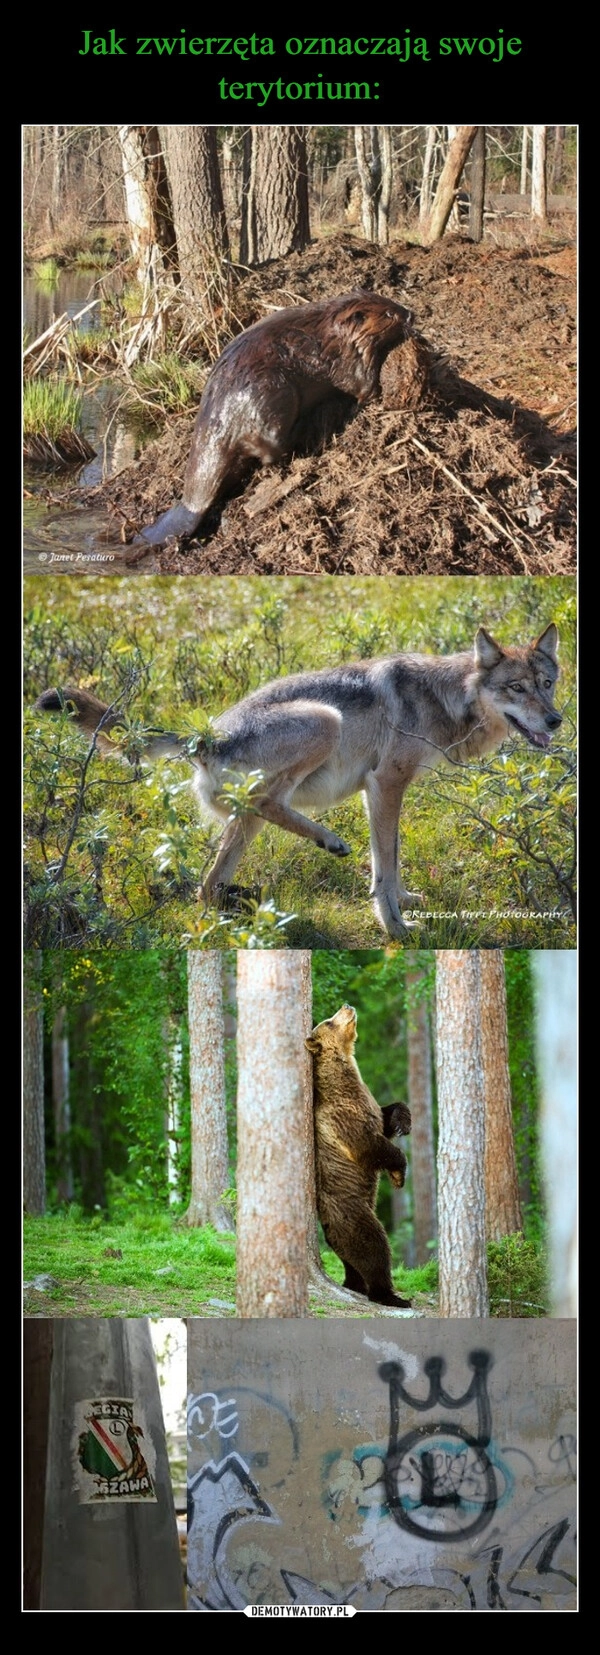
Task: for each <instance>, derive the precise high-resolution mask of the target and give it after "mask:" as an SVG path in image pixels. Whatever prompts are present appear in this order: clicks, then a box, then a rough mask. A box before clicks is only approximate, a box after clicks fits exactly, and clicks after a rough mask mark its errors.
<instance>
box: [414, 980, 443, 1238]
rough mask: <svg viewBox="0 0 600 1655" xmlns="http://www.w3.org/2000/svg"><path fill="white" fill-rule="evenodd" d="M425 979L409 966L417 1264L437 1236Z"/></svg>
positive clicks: (429, 1040)
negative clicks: (429, 1243)
mask: <svg viewBox="0 0 600 1655" xmlns="http://www.w3.org/2000/svg"><path fill="white" fill-rule="evenodd" d="M425 982H426V976H425V972H424V971H422V970H420V969H419V967H418V966H407V970H406V989H407V999H408V1018H407V1034H408V1102H409V1107H410V1112H411V1115H412V1130H411V1135H410V1162H411V1175H412V1187H413V1210H414V1220H413V1226H414V1236H415V1263H416V1264H417V1265H419V1264H428V1263H429V1260H430V1258H431V1250H430V1248H429V1247H428V1245H427V1244H428V1242H431V1241H436V1240H437V1201H436V1190H435V1148H434V1141H433V1098H432V1086H431V1035H430V1029H429V1007H428V1005H427V1001H426V998H425V993H424V987H425Z"/></svg>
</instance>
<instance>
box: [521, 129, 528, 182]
mask: <svg viewBox="0 0 600 1655" xmlns="http://www.w3.org/2000/svg"><path fill="white" fill-rule="evenodd" d="M528 157H529V127H528V126H524V127H523V137H522V139H521V182H520V185H519V189H520V193H521V195H527V170H528Z"/></svg>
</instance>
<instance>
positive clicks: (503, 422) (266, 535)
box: [84, 234, 576, 576]
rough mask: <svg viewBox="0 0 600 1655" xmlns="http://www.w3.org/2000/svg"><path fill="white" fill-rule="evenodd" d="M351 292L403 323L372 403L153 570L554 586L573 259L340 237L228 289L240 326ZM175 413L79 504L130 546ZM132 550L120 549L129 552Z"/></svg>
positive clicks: (156, 508)
mask: <svg viewBox="0 0 600 1655" xmlns="http://www.w3.org/2000/svg"><path fill="white" fill-rule="evenodd" d="M358 288H365V289H367V290H369V291H374V292H378V293H383V294H386V295H388V296H390V297H392V298H394V299H396V300H398V301H399V302H401V303H404V304H407V305H408V306H409V308H410V309H411V310H412V311H413V315H414V326H415V330H416V340H415V341H414V342H412V341H411V342H409V343H408V344H407V345H405V346H401V347H399V348H398V349H397V350H396V351H394V352H392V354H391V355H390V357H389V358H388V362H387V364H386V367H385V369H384V372H383V375H382V396H381V398H380V400H375V401H373V402H372V403H371V404H369V405H368V406H367V407H366V408H364V409H361V410H358V411H357V409H356V408H355V407H354V406H353V405H352V404H348V406H347V407H346V408H345V409H344V410H343V412H340V409H339V408H337V409H334V410H333V411H332V410H329V411H328V412H327V414H326V417H325V419H324V418H323V416H321V418H320V421H319V422H318V424H314V425H313V426H312V429H311V430H310V431H309V432H308V434H307V441H306V448H305V452H303V453H296V454H294V455H291V456H290V457H289V459H287V460H286V461H284V462H283V463H282V464H281V465H280V466H277V467H272V468H269V469H268V470H267V471H266V472H265V471H256V472H254V473H253V474H252V475H251V476H250V478H249V480H248V481H247V482H246V483H245V485H244V486H243V487H242V488H241V489H240V490H239V491H238V493H237V496H236V497H235V498H231V499H229V500H226V501H225V502H224V503H222V504H221V505H220V506H219V507H218V508H215V510H214V511H213V512H212V513H211V515H210V517H209V518H207V519H206V520H205V522H204V524H203V525H202V530H201V533H200V537H199V538H198V539H194V540H193V541H191V542H190V543H189V544H187V545H186V546H185V549H183V550H182V549H181V547H180V546H179V545H177V544H176V543H175V542H174V541H173V542H172V543H170V544H169V545H168V546H167V547H166V548H164V549H163V550H162V551H160V552H159V553H158V554H156V553H154V552H152V553H151V554H150V555H149V556H148V561H147V565H146V564H145V561H144V560H142V561H141V562H140V563H139V564H137V565H136V568H137V570H138V572H146V569H147V572H148V573H150V572H151V571H152V572H156V571H157V570H158V571H159V572H161V573H165V574H200V573H201V574H218V575H238V574H244V575H251V574H256V575H259V574H260V575H268V574H275V575H284V574H285V575H291V574H294V575H302V574H306V575H308V574H313V575H318V574H353V575H379V574H388V575H389V574H411V575H417V574H429V575H440V574H455V575H471V574H478V575H482V574H483V575H492V574H493V575H507V576H512V575H522V574H529V575H556V574H569V573H571V572H574V571H575V555H576V552H575V547H576V509H575V507H576V494H575V481H574V479H575V409H576V395H575V299H576V254H575V249H574V247H573V246H572V245H571V244H570V243H568V244H567V243H565V242H562V243H560V244H557V243H556V242H555V243H554V244H552V245H551V244H540V245H538V246H537V247H531V246H526V247H518V248H506V247H498V246H495V245H490V244H489V243H487V242H483V243H482V244H481V245H480V246H476V245H474V244H473V243H471V242H470V241H467V240H465V239H464V238H463V237H461V236H459V235H454V236H449V237H446V238H445V239H444V240H442V241H441V242H440V243H438V244H437V245H436V246H435V247H433V248H431V249H426V248H422V247H410V246H407V245H406V244H405V243H397V244H392V245H390V246H389V247H388V248H377V247H374V246H372V245H371V244H369V243H366V242H363V241H359V240H355V239H354V238H353V237H352V236H350V235H349V234H343V235H340V236H336V237H335V238H332V239H331V240H328V241H321V242H319V243H318V244H313V245H312V246H311V247H309V248H308V249H307V250H306V251H305V252H304V253H301V254H292V255H290V256H289V257H288V258H286V259H280V260H276V261H274V262H273V263H272V264H270V265H268V266H266V267H265V268H264V269H262V270H260V271H253V272H250V273H247V274H246V275H244V276H242V277H240V286H239V290H238V291H237V292H236V298H235V309H236V315H237V316H238V319H239V321H240V323H241V324H242V325H243V326H248V325H249V324H250V323H251V322H253V321H257V320H258V319H260V317H262V316H264V315H266V314H268V312H269V310H270V309H272V308H274V307H277V306H280V305H290V304H293V303H294V302H295V301H296V300H298V301H300V302H301V301H314V300H316V299H321V298H326V297H331V296H333V295H335V294H342V293H348V292H352V291H356V290H357V289H358ZM192 425H193V415H190V416H184V417H181V418H179V419H177V420H176V421H175V422H173V423H172V424H171V425H170V426H169V429H168V430H166V431H165V432H164V433H163V435H162V436H161V437H160V438H159V439H158V440H157V441H155V442H153V443H152V444H151V445H150V446H149V447H148V448H147V449H146V451H145V453H144V455H143V456H142V458H141V460H139V461H138V462H137V463H136V465H135V466H132V467H131V468H129V469H128V470H127V471H124V472H122V473H120V475H119V476H118V477H116V478H114V479H112V480H111V481H110V482H109V483H108V484H107V485H105V486H104V487H103V488H102V489H101V490H98V489H96V490H93V491H88V492H87V495H86V496H84V498H85V499H86V500H88V501H89V503H90V504H91V503H92V502H94V503H95V504H97V503H98V502H99V501H101V502H102V503H103V504H104V506H108V508H109V511H110V517H111V523H112V525H113V532H114V529H116V530H117V531H118V532H119V534H120V535H121V537H122V538H123V537H124V536H131V535H132V534H133V533H134V532H135V531H136V530H137V529H138V528H140V527H142V526H143V525H144V524H147V523H150V522H152V521H153V520H154V518H155V517H156V516H157V515H158V513H159V512H161V511H163V510H165V509H166V508H167V507H169V506H170V505H172V504H174V502H175V501H176V500H178V499H179V498H180V496H181V490H182V485H183V474H184V470H185V465H186V461H187V457H188V453H189V447H190V440H191V430H192ZM132 555H135V554H132Z"/></svg>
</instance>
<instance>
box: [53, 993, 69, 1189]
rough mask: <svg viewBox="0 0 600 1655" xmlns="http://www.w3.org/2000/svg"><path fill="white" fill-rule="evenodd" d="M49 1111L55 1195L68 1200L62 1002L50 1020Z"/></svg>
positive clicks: (65, 1032) (65, 1030) (65, 1040)
mask: <svg viewBox="0 0 600 1655" xmlns="http://www.w3.org/2000/svg"><path fill="white" fill-rule="evenodd" d="M52 1113H53V1116H54V1143H55V1147H56V1195H57V1199H58V1200H59V1201H72V1200H73V1169H72V1166H71V1138H70V1133H71V1099H70V1077H69V1025H68V1020H67V1008H66V1006H59V1008H58V1011H57V1012H56V1013H55V1015H54V1019H53V1023H52Z"/></svg>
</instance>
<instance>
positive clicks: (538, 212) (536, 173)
mask: <svg viewBox="0 0 600 1655" xmlns="http://www.w3.org/2000/svg"><path fill="white" fill-rule="evenodd" d="M547 134H548V128H547V127H546V126H534V128H533V139H532V145H531V217H532V218H535V219H537V221H538V223H539V224H547V222H548V196H547V185H546V138H547Z"/></svg>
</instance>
